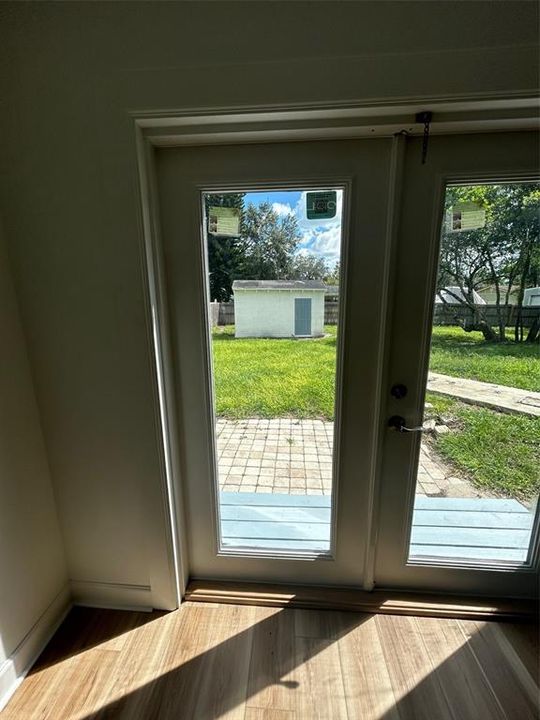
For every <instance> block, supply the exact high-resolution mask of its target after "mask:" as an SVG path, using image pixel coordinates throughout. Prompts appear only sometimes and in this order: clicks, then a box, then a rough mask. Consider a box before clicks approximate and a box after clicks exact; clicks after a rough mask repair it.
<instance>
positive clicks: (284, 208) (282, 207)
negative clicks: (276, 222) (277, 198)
mask: <svg viewBox="0 0 540 720" xmlns="http://www.w3.org/2000/svg"><path fill="white" fill-rule="evenodd" d="M272 210H273V211H274V212H275V213H277V214H278V215H294V210H293V209H292V207H291V206H290V205H289V204H288V203H280V202H274V203H272Z"/></svg>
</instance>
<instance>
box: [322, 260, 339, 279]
mask: <svg viewBox="0 0 540 720" xmlns="http://www.w3.org/2000/svg"><path fill="white" fill-rule="evenodd" d="M340 273H341V265H340V262H339V260H337V261H336V264H335V265H334V267H333V268H332V270H329V271H328V273H327V275H326V277H325V278H324V281H325V283H326V284H327V285H339V276H340Z"/></svg>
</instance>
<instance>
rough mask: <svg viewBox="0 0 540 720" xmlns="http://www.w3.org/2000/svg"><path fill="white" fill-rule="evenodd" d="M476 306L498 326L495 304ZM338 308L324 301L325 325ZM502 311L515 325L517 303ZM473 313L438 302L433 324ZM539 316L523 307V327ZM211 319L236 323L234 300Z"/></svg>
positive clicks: (214, 309)
mask: <svg viewBox="0 0 540 720" xmlns="http://www.w3.org/2000/svg"><path fill="white" fill-rule="evenodd" d="M476 307H477V309H478V310H479V311H480V312H481V313H482V317H483V318H485V320H486V322H487V323H488V324H489V325H491V326H492V327H497V326H498V324H499V317H498V315H497V306H496V305H495V304H489V305H477V306H476ZM338 310H339V303H338V302H325V303H324V324H325V325H337V322H338ZM502 311H503V313H504V315H503V317H506V326H507V327H513V326H514V325H515V322H516V313H517V305H503V306H502ZM472 315H473V313H472V310H470V309H469V308H467V307H465V306H464V305H444V304H442V303H436V304H435V310H434V314H433V324H434V325H458V324H459V322H458V321H459V320H462V321H463V320H472ZM539 316H540V306H532V307H524V308H522V320H523V327H525V328H529V327H531V325H532V324H533V321H534V320H535V318H538V317H539ZM210 319H211V322H212V325H234V302H232V301H231V302H222V303H219V302H213V303H210Z"/></svg>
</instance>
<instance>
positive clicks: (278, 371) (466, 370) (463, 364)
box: [213, 326, 540, 498]
mask: <svg viewBox="0 0 540 720" xmlns="http://www.w3.org/2000/svg"><path fill="white" fill-rule="evenodd" d="M326 332H327V336H326V337H324V338H320V339H315V340H288V339H280V340H270V339H254V338H249V339H235V337H234V327H232V326H227V327H220V328H216V329H215V331H214V333H213V340H214V342H213V355H214V381H215V397H216V406H217V408H216V409H217V414H218V415H221V416H225V417H230V418H244V417H253V416H259V417H280V416H293V417H298V418H313V417H319V418H325V419H328V420H330V419H332V418H333V411H334V377H335V364H336V328H335V327H331V326H328V327H327V328H326ZM430 367H431V369H432V370H434V371H437V372H441V373H445V374H449V375H454V376H455V377H468V378H476V379H478V380H485V381H488V382H495V383H500V384H503V385H513V386H515V387H522V388H525V389H529V390H540V372H539V368H540V363H539V362H538V347H537V346H536V347H534V346H528V345H520V346H515V345H514V344H512V343H504V344H497V345H487V344H484V343H483V342H482V340H481V335H480V333H465V332H463V331H462V330H461V329H460V328H447V327H437V328H434V332H433V342H432V356H431V364H430ZM429 400H430V401H431V402H432V403H433V405H434V411H435V412H438V413H440V414H442V415H445V416H448V419H449V421H450V424H451V427H452V428H453V429H454V432H452V433H449V434H448V435H444V436H441V437H440V438H438V439H437V440H436V441H433V442H435V444H436V447H437V450H438V451H439V452H440V453H441V454H442V455H443V456H444V457H445V458H446V459H447V460H448V461H449V462H451V463H452V464H453V465H454V466H455V467H456V471H458V472H462V473H465V474H466V475H467V476H468V477H470V479H471V480H472V482H473V483H475V484H476V485H477V486H478V487H484V488H489V489H491V490H494V491H496V492H498V493H500V494H502V495H509V496H511V497H519V498H529V497H532V496H533V495H534V494H535V493H537V492H538V490H539V489H540V473H539V471H538V467H540V418H530V417H527V416H525V415H505V414H502V413H498V412H495V411H493V410H489V409H486V408H479V407H473V406H470V405H464V404H462V403H459V402H457V401H454V400H452V399H451V398H443V397H438V396H435V395H432V396H431V397H430V398H429Z"/></svg>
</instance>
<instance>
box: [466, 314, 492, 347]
mask: <svg viewBox="0 0 540 720" xmlns="http://www.w3.org/2000/svg"><path fill="white" fill-rule="evenodd" d="M456 322H457V324H458V325H459V326H460V327H461V328H462V329H463V330H464V331H465V332H473V330H479V331H480V332H481V333H482V335H483V336H484V340H485V341H486V342H492V343H495V342H499V341H500V337H499V336H498V335H497V333H496V332H495V331H494V330H493V328H492V327H490V326H489V325H488V323H487V322H486V321H485V320H483V319H478V320H475V321H472V322H467V321H466V320H463V319H462V318H457V317H456Z"/></svg>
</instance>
